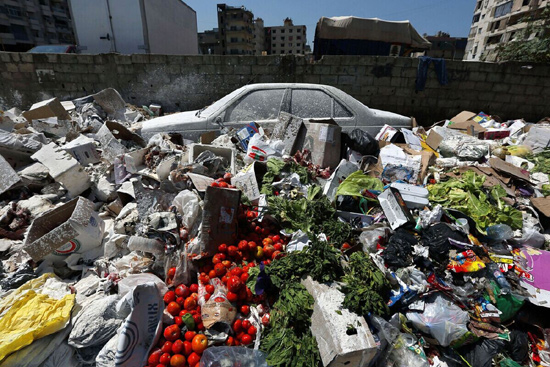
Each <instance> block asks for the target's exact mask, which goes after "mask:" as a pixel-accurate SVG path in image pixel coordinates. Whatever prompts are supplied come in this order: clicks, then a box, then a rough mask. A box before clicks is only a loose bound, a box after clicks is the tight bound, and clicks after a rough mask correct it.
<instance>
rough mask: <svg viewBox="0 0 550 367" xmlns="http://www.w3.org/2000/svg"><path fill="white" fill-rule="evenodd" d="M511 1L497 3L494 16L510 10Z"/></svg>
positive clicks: (496, 16) (502, 14)
mask: <svg viewBox="0 0 550 367" xmlns="http://www.w3.org/2000/svg"><path fill="white" fill-rule="evenodd" d="M513 3H514V2H513V1H508V2H507V3H505V4H502V5H499V6H497V7H496V8H495V18H498V17H502V16H505V15H506V14H508V13H510V12H511V11H512V5H513Z"/></svg>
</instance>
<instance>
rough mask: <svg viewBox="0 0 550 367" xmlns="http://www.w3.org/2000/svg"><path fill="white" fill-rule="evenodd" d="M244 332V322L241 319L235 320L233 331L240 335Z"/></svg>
mask: <svg viewBox="0 0 550 367" xmlns="http://www.w3.org/2000/svg"><path fill="white" fill-rule="evenodd" d="M242 330H243V321H242V320H239V319H237V320H235V322H233V331H234V332H235V333H236V334H238V333H239V332H241V331H242Z"/></svg>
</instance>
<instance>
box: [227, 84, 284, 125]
mask: <svg viewBox="0 0 550 367" xmlns="http://www.w3.org/2000/svg"><path fill="white" fill-rule="evenodd" d="M284 95H285V90H284V89H269V90H257V91H254V92H250V93H248V94H247V95H246V96H244V97H242V98H241V99H239V100H238V101H237V102H235V103H234V104H233V105H232V106H231V107H229V109H228V110H227V111H226V113H225V121H261V120H273V119H276V118H277V117H278V116H279V112H280V109H281V102H282V100H283V97H284Z"/></svg>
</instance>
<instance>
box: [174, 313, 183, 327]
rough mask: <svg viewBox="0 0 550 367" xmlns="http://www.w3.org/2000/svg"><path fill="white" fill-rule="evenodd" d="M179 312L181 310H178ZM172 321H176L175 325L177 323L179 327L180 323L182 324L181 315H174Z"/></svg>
mask: <svg viewBox="0 0 550 367" xmlns="http://www.w3.org/2000/svg"><path fill="white" fill-rule="evenodd" d="M180 313H181V311H180ZM174 322H175V323H176V325H178V326H179V327H181V325H183V320H182V319H181V316H175V317H174Z"/></svg>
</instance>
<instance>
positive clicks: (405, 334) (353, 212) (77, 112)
mask: <svg viewBox="0 0 550 367" xmlns="http://www.w3.org/2000/svg"><path fill="white" fill-rule="evenodd" d="M161 113H162V112H161V107H160V106H159V105H154V106H150V107H146V106H144V107H143V108H136V107H134V106H130V105H127V104H126V103H125V102H124V100H123V99H122V98H121V97H120V95H119V94H118V92H116V91H115V90H113V89H107V90H104V91H102V92H100V93H98V94H95V95H91V96H87V97H84V98H80V99H78V100H75V101H71V102H60V101H58V100H57V99H52V100H47V101H43V102H39V103H37V104H35V105H33V106H32V107H31V108H30V109H29V111H26V112H21V111H19V110H17V109H12V110H9V111H3V112H2V114H0V154H1V156H0V169H1V172H2V175H1V178H0V195H1V196H0V200H1V207H2V209H1V213H0V259H1V261H2V267H0V330H1V332H0V366H1V367H5V366H18V367H22V366H48V367H49V366H98V367H100V366H101V367H107V366H128V367H129V366H151V367H159V366H191V367H193V366H197V365H200V366H201V367H203V366H208V367H210V366H212V367H214V366H303V367H309V366H311V367H313V366H324V367H328V366H330V367H332V366H340V365H350V366H377V367H389V366H394V367H413V366H414V367H421V366H426V367H427V366H438V367H445V366H448V367H455V366H476V367H478V366H480V367H490V366H500V367H513V366H538V365H540V366H550V319H549V318H548V316H545V315H547V314H548V312H546V311H547V308H548V307H550V303H549V301H550V275H547V271H546V269H547V268H548V267H549V266H550V252H549V250H550V220H549V218H550V180H549V176H548V175H549V174H550V150H548V146H549V144H550V122H549V121H541V122H539V123H536V124H533V123H527V122H525V121H523V120H514V121H500V119H499V118H498V117H497V116H490V115H487V114H484V113H479V114H476V113H471V112H467V111H464V112H462V113H460V114H459V115H457V116H455V117H453V118H451V119H450V120H446V121H442V122H440V123H438V124H435V125H434V126H432V127H431V128H429V129H428V128H423V127H417V126H416V127H411V129H404V128H402V129H399V128H394V127H392V126H388V125H386V126H384V127H383V128H382V129H381V131H380V132H379V134H377V135H376V136H375V137H373V136H371V135H369V134H368V133H367V132H365V131H361V130H357V129H356V130H353V131H345V132H344V131H342V128H341V127H340V126H338V124H337V123H336V122H334V121H332V120H303V119H300V118H298V117H296V116H292V115H289V114H286V113H284V112H281V114H280V116H279V121H278V123H277V125H276V126H275V128H274V129H273V131H267V129H266V131H264V130H263V129H262V127H261V126H259V125H258V124H256V123H251V124H249V125H247V126H246V127H244V128H243V129H241V130H239V131H222V132H221V135H219V136H218V137H217V138H215V139H214V140H212V138H213V137H212V136H211V135H210V134H205V135H204V136H203V137H201V141H200V142H192V143H191V142H189V141H185V140H184V139H182V137H181V136H179V137H178V136H177V134H170V133H168V132H167V134H157V135H155V136H153V137H151V138H150V139H149V140H148V141H145V140H144V139H143V138H142V137H141V135H140V134H139V129H140V121H142V120H144V119H148V118H151V117H154V116H156V115H159V114H161ZM327 137H331V138H330V139H328V138H327Z"/></svg>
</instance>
